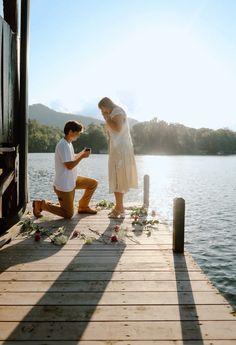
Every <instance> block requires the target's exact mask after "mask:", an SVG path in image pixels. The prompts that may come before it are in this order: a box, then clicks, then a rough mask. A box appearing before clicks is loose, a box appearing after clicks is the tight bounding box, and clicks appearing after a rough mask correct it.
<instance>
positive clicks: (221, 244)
mask: <svg viewBox="0 0 236 345" xmlns="http://www.w3.org/2000/svg"><path fill="white" fill-rule="evenodd" d="M107 162H108V156H107V155H91V157H90V158H88V159H84V160H83V161H82V162H81V163H80V164H79V166H78V174H79V175H85V176H90V177H93V178H96V179H97V180H98V181H99V188H98V189H97V191H96V194H95V196H94V200H95V201H98V200H100V199H109V200H112V201H113V196H112V195H110V194H108V186H107ZM136 162H137V167H138V173H139V189H137V190H132V191H130V192H129V193H128V194H127V195H126V198H125V201H126V202H135V203H137V202H140V203H141V202H142V199H143V176H144V175H145V174H149V176H150V205H151V208H152V209H154V210H156V211H157V212H158V213H159V214H160V215H161V217H162V218H164V219H166V220H167V221H168V222H169V223H170V225H171V221H172V208H173V199H174V198H176V197H182V198H184V199H185V203H186V235H185V239H186V242H185V243H186V248H187V250H188V251H190V252H191V254H192V255H193V257H194V258H195V260H196V261H197V262H198V264H199V265H200V266H201V268H202V269H203V270H204V272H205V273H206V274H207V275H208V276H209V278H210V279H211V280H212V281H213V283H214V284H215V285H216V286H217V288H218V289H219V290H220V291H221V292H222V293H223V294H224V296H225V297H226V298H227V299H228V301H229V302H230V303H231V305H232V306H233V307H234V309H236V156H220V157H219V156H218V157H216V156H136ZM53 178H54V154H53V153H34V154H29V181H30V197H31V199H34V198H44V199H45V198H46V199H50V200H54V201H57V199H56V197H55V194H54V193H53V190H52V185H53ZM76 193H77V197H79V195H80V192H76Z"/></svg>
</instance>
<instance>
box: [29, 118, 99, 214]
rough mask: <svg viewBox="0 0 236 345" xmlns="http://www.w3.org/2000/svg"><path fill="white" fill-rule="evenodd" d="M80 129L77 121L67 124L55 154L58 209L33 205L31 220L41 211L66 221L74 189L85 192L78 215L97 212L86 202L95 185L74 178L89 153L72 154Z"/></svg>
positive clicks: (45, 204)
mask: <svg viewBox="0 0 236 345" xmlns="http://www.w3.org/2000/svg"><path fill="white" fill-rule="evenodd" d="M82 130H83V127H82V125H81V124H80V123H78V122H77V121H69V122H67V123H66V124H65V127H64V134H65V136H64V138H62V139H61V140H60V141H59V143H58V144H57V146H56V150H55V180H54V191H55V193H56V194H57V196H58V200H59V203H60V206H59V205H57V204H53V203H51V202H48V201H46V200H34V201H33V213H34V216H35V217H37V218H39V217H41V216H42V214H41V212H42V211H48V212H50V213H53V214H56V215H58V216H61V217H63V218H67V219H70V218H72V217H73V214H74V196H75V190H76V189H85V192H84V194H83V196H82V198H81V199H80V200H79V204H78V213H88V214H96V213H97V211H96V210H95V209H92V208H90V207H89V202H90V199H91V197H92V195H93V193H94V192H95V190H96V188H97V181H96V180H94V179H91V178H88V177H83V176H77V165H78V164H79V162H80V161H81V160H82V159H83V158H87V157H89V155H90V153H91V152H90V150H89V149H84V150H83V151H81V152H79V153H78V154H75V153H74V148H73V145H72V142H73V141H76V140H77V139H78V137H79V136H80V133H81V132H82Z"/></svg>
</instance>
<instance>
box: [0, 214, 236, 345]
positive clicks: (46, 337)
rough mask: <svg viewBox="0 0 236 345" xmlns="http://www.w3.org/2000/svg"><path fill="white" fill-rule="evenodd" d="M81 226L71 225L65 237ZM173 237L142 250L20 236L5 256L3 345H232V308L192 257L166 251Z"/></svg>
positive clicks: (0, 317) (160, 236) (157, 238)
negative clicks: (58, 244) (59, 243)
mask: <svg viewBox="0 0 236 345" xmlns="http://www.w3.org/2000/svg"><path fill="white" fill-rule="evenodd" d="M99 217H100V216H99ZM95 218H96V216H95ZM95 218H90V219H91V224H92V225H93V226H92V227H93V228H94V227H95V226H97V227H98V229H100V230H99V231H101V232H102V231H105V232H106V234H109V233H111V229H110V230H107V226H108V225H106V224H107V223H108V224H110V221H109V220H107V219H106V221H105V222H104V224H103V225H102V222H100V220H101V217H100V218H99V222H97V223H96V225H94V224H93V223H92V222H93V219H95ZM103 218H104V214H103ZM87 220H88V218H87ZM79 221H81V219H80V220H79V219H74V220H73V221H72V222H71V223H70V222H68V223H69V224H70V225H69V226H68V228H67V229H66V231H67V234H69V233H71V231H73V229H74V228H75V227H76V226H78V222H79ZM82 221H83V219H82ZM89 222H90V220H89ZM130 222H131V219H127V224H130ZM45 224H47V222H46V221H45ZM55 224H57V225H58V224H60V225H59V226H62V225H63V223H62V222H58V223H56V221H55ZM64 224H67V223H64ZM79 226H80V228H81V224H80V225H79ZM83 226H84V228H82V229H83V231H85V232H86V233H87V234H89V231H88V228H86V227H87V226H88V224H84V225H83ZM130 233H132V231H130ZM90 235H91V234H90ZM134 238H136V236H134ZM137 238H138V239H139V237H137ZM170 238H171V235H170V232H168V231H166V232H165V231H164V228H162V229H161V230H160V232H158V231H156V233H155V234H154V235H153V236H151V238H148V239H147V238H146V237H145V236H144V234H143V235H142V236H141V242H142V241H143V242H145V243H146V244H142V245H137V244H134V243H132V244H130V242H128V244H127V243H126V244H125V245H124V244H121V245H120V244H119V245H112V244H109V245H104V244H102V243H99V242H96V243H93V244H92V245H91V246H86V245H84V244H83V242H82V241H79V240H78V239H75V240H70V241H69V242H68V244H66V245H65V246H64V247H54V246H53V245H52V244H50V243H49V242H48V241H42V242H41V243H35V242H34V240H33V238H30V239H25V238H19V237H18V240H17V241H12V242H13V243H11V244H10V245H7V246H5V247H4V248H2V250H1V251H0V262H1V264H0V267H1V269H2V271H3V272H2V273H0V289H1V292H0V329H1V332H0V339H1V340H3V339H4V340H6V341H4V344H7V343H9V344H11V341H13V340H15V341H14V342H13V343H14V344H20V343H21V342H22V341H23V342H24V345H25V343H26V342H27V344H28V345H29V344H30V343H32V344H34V345H36V344H37V343H38V344H40V345H42V344H44V345H45V344H49V345H50V344H51V345H55V342H56V343H57V345H58V344H59V345H60V344H63V345H64V344H66V345H69V344H70V343H71V344H72V343H73V345H75V344H83V345H102V344H103V345H109V344H110V345H117V344H120V345H134V344H135V345H144V344H145V345H153V344H158V345H174V344H175V345H176V344H178V345H212V344H213V345H214V344H215V345H232V344H234V343H235V340H236V327H235V325H236V318H235V316H234V315H233V314H232V313H231V310H232V309H231V307H230V306H229V305H228V303H227V302H226V300H225V299H224V298H223V297H222V296H221V295H220V294H219V293H218V291H217V290H216V289H215V288H214V287H213V286H212V284H211V283H210V282H209V280H208V279H207V277H206V276H205V275H204V274H203V272H202V271H201V270H200V268H199V267H198V265H197V264H196V263H195V262H194V260H193V259H192V257H191V256H190V255H188V254H187V253H186V254H185V255H184V256H182V255H180V256H178V255H173V253H172V250H170V248H171V243H170V242H169V243H168V244H163V243H164V242H166V243H167V242H168V241H170ZM147 240H148V241H150V242H148V241H147ZM158 243H159V244H158ZM161 243H162V244H161ZM168 248H169V249H168ZM215 339H217V340H215ZM53 343H54V344H53ZM0 345H1V342H0ZM11 345H12V344H11Z"/></svg>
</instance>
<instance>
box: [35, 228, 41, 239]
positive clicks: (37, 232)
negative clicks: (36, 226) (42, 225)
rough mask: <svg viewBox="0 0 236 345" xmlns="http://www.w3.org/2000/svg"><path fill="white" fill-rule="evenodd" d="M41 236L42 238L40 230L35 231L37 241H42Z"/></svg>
mask: <svg viewBox="0 0 236 345" xmlns="http://www.w3.org/2000/svg"><path fill="white" fill-rule="evenodd" d="M40 238H41V236H40V231H38V230H37V231H36V232H35V234H34V240H35V241H36V242H38V241H40Z"/></svg>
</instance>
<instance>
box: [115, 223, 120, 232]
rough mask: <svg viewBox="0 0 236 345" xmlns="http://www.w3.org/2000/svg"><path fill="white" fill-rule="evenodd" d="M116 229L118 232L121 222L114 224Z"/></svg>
mask: <svg viewBox="0 0 236 345" xmlns="http://www.w3.org/2000/svg"><path fill="white" fill-rule="evenodd" d="M114 230H115V231H116V232H118V231H119V230H120V225H119V224H116V225H115V226H114Z"/></svg>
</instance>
